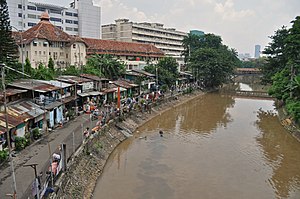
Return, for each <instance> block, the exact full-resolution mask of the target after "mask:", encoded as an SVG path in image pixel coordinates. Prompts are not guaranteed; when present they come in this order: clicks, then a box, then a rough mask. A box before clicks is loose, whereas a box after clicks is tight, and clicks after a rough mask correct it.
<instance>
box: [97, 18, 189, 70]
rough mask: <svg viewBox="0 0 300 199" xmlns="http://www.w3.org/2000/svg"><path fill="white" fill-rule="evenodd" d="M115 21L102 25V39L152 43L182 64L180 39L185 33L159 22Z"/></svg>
mask: <svg viewBox="0 0 300 199" xmlns="http://www.w3.org/2000/svg"><path fill="white" fill-rule="evenodd" d="M115 22H116V23H115V24H108V25H103V26H102V39H105V40H116V41H125V42H138V43H147V44H153V45H154V46H156V47H157V48H159V49H160V50H162V51H163V52H164V53H165V54H166V56H170V57H173V58H175V59H176V60H177V62H178V63H179V65H182V64H184V59H183V57H182V56H181V54H182V51H183V50H184V48H183V45H182V40H183V38H184V36H186V35H187V33H185V32H181V31H177V30H176V29H174V28H164V25H163V24H160V23H146V22H145V23H135V22H131V21H129V20H128V19H118V20H116V21H115Z"/></svg>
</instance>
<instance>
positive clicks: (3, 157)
mask: <svg viewBox="0 0 300 199" xmlns="http://www.w3.org/2000/svg"><path fill="white" fill-rule="evenodd" d="M7 158H8V152H7V151H6V150H2V151H0V163H2V162H4V161H5V160H6V159H7Z"/></svg>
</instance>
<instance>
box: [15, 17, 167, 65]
mask: <svg viewBox="0 0 300 199" xmlns="http://www.w3.org/2000/svg"><path fill="white" fill-rule="evenodd" d="M39 18H40V22H39V23H38V24H37V25H35V26H33V27H31V28H30V29H28V30H26V31H24V32H13V36H14V38H15V41H16V43H17V44H18V46H19V55H20V56H19V61H20V62H22V60H23V61H24V60H25V58H28V59H29V61H30V63H31V66H32V67H33V68H36V67H38V65H39V64H43V65H45V66H47V65H48V61H49V59H50V57H51V58H52V59H53V61H54V63H55V66H56V67H61V68H65V67H66V66H69V65H75V66H81V65H84V64H85V63H86V57H87V55H88V56H90V55H92V54H100V55H102V54H110V55H113V56H115V57H116V58H117V59H118V60H120V61H123V62H124V63H125V64H126V65H127V68H128V69H143V67H144V66H145V65H146V64H147V63H153V64H155V63H157V62H158V60H159V59H160V58H162V57H164V56H165V54H164V52H163V51H161V50H160V49H158V48H156V47H155V46H154V45H151V44H141V43H133V42H120V41H110V40H101V39H93V38H80V37H76V36H71V35H69V34H67V33H66V32H64V31H62V30H61V29H59V28H58V27H56V26H55V25H53V24H52V23H51V22H50V17H49V15H48V13H47V12H44V13H43V14H42V15H41V16H40V17H39Z"/></svg>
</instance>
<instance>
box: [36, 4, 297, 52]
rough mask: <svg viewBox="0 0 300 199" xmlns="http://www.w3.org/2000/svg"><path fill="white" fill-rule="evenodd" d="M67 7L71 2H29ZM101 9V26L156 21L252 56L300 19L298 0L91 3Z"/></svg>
mask: <svg viewBox="0 0 300 199" xmlns="http://www.w3.org/2000/svg"><path fill="white" fill-rule="evenodd" d="M30 1H37V2H45V3H51V4H56V5H65V6H68V5H69V3H70V2H71V0H30ZM93 2H94V3H95V4H96V5H98V6H101V10H102V19H101V23H102V24H110V23H114V20H115V19H119V18H127V19H129V20H130V21H133V22H146V21H147V22H159V23H163V24H164V26H165V27H167V28H176V29H177V30H180V31H184V32H189V31H190V30H201V31H204V32H205V33H213V34H215V35H219V36H221V37H222V39H223V43H224V44H226V45H228V46H229V47H230V48H234V49H236V50H237V51H238V53H250V54H251V55H252V56H253V55H254V46H255V45H257V44H258V45H261V48H262V49H263V48H264V47H265V46H267V45H268V43H269V42H270V39H269V36H271V35H273V34H274V32H275V31H276V30H278V29H280V28H281V27H282V26H283V25H284V26H288V27H290V26H291V23H290V22H291V21H292V20H294V19H295V17H296V16H300V0H168V1H166V0H148V1H143V0H93Z"/></svg>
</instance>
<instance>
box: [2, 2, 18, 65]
mask: <svg viewBox="0 0 300 199" xmlns="http://www.w3.org/2000/svg"><path fill="white" fill-rule="evenodd" d="M17 54H18V51H17V45H16V44H15V41H14V39H13V38H12V31H11V26H10V20H9V13H8V7H7V3H6V0H1V1H0V63H5V64H6V65H8V66H12V65H14V64H15V63H16V58H17Z"/></svg>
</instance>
